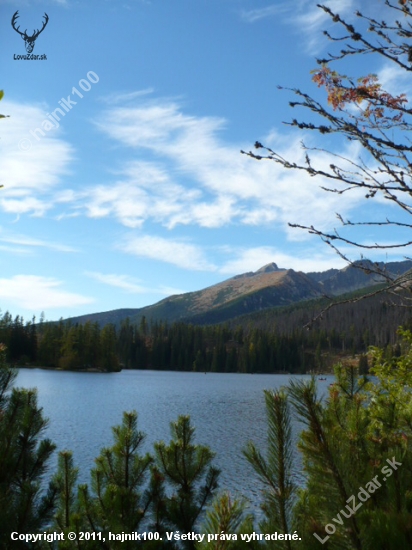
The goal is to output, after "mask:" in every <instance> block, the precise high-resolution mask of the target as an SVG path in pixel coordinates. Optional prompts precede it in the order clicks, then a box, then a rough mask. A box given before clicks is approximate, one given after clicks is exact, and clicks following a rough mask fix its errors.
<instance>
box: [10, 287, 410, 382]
mask: <svg viewBox="0 0 412 550" xmlns="http://www.w3.org/2000/svg"><path fill="white" fill-rule="evenodd" d="M318 310H319V304H318V303H317V302H314V303H313V304H311V303H310V302H309V303H304V304H298V305H296V306H292V307H288V308H285V309H283V310H282V309H281V308H278V309H274V310H273V309H272V310H267V312H264V311H263V312H260V313H259V314H253V315H249V316H245V317H244V318H242V317H239V318H237V319H236V320H234V321H232V322H231V323H230V324H219V325H209V326H202V325H193V324H188V323H184V322H175V323H166V322H161V321H155V322H148V321H147V320H146V319H145V318H143V319H142V320H141V321H140V323H139V325H138V326H135V325H132V324H131V323H130V322H129V321H128V320H126V321H123V322H122V323H121V324H120V325H119V326H115V325H113V324H107V325H105V326H103V327H100V326H99V325H98V324H97V323H92V322H90V321H89V322H86V323H85V324H78V323H76V324H73V323H71V322H70V321H63V320H60V321H59V322H46V321H44V320H43V319H40V322H39V323H36V320H35V319H32V320H31V321H28V322H25V321H24V320H23V318H22V317H20V316H16V317H14V318H13V317H12V316H11V315H10V314H9V313H5V314H4V315H3V316H2V317H1V318H0V342H3V343H4V344H5V345H6V348H7V360H8V361H9V362H10V364H13V365H17V366H41V367H48V368H59V369H63V370H81V369H89V370H98V371H109V372H110V371H118V370H120V369H153V370H180V371H199V372H202V371H205V372H249V373H250V372H253V373H266V374H270V373H282V372H289V373H306V372H313V371H316V372H323V371H327V370H330V369H331V367H332V365H333V363H334V362H335V361H336V360H337V359H341V358H342V357H353V356H355V355H356V356H359V355H360V356H361V358H360V361H361V362H364V354H365V353H366V351H367V350H368V347H369V346H371V345H376V346H380V347H382V348H383V349H385V353H386V354H387V356H388V357H391V356H393V355H399V337H398V334H397V327H399V326H403V327H404V328H410V326H411V321H410V319H411V314H410V311H409V308H402V307H394V306H390V305H388V304H387V303H386V302H384V301H383V300H382V298H381V297H380V296H376V297H374V298H373V299H368V300H361V301H360V302H358V303H356V304H352V303H348V304H342V305H340V306H339V307H335V308H332V309H330V310H329V311H328V312H326V313H325V315H324V319H323V320H322V321H320V322H317V323H316V324H314V325H313V326H312V327H311V328H310V330H309V329H308V328H307V327H306V326H305V324H307V323H308V321H310V319H311V318H312V317H314V316H315V315H316V311H318Z"/></svg>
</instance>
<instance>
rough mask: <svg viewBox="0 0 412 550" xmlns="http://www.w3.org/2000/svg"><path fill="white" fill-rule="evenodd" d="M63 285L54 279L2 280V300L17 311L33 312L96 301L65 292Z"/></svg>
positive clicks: (32, 277) (0, 295) (0, 283)
mask: <svg viewBox="0 0 412 550" xmlns="http://www.w3.org/2000/svg"><path fill="white" fill-rule="evenodd" d="M62 284H63V283H62V282H61V281H58V280H57V279H54V278H53V277H41V276H37V275H15V276H13V277H11V278H10V279H4V278H3V279H0V298H4V299H7V300H8V302H11V303H13V304H15V305H16V309H18V308H24V309H28V310H31V311H42V310H46V309H53V308H62V307H77V306H81V305H85V304H91V303H92V302H93V301H94V300H93V298H90V297H88V296H82V295H81V294H75V293H73V292H68V291H66V290H63V289H62V288H60V287H61V286H62Z"/></svg>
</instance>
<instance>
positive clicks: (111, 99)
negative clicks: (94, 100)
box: [99, 88, 154, 105]
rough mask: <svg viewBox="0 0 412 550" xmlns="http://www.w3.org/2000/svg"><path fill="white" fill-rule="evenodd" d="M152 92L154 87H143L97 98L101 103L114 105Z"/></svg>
mask: <svg viewBox="0 0 412 550" xmlns="http://www.w3.org/2000/svg"><path fill="white" fill-rule="evenodd" d="M153 92H154V88H145V89H144V90H137V91H135V92H128V93H121V92H117V93H112V94H109V95H106V96H104V97H100V98H99V100H100V101H101V102H102V103H107V104H108V105H114V104H117V103H126V102H128V101H133V100H135V99H137V98H139V97H142V96H146V95H150V94H152V93H153Z"/></svg>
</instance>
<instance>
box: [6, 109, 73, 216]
mask: <svg viewBox="0 0 412 550" xmlns="http://www.w3.org/2000/svg"><path fill="white" fill-rule="evenodd" d="M2 112H4V113H7V114H8V115H10V118H6V119H3V120H2V130H3V131H2V153H1V163H0V183H1V184H2V185H4V188H3V189H2V191H1V194H0V208H1V209H3V210H4V211H5V212H8V213H12V214H31V215H35V216H43V215H44V214H45V213H46V212H47V211H48V210H49V209H51V208H52V206H53V201H54V199H53V193H54V191H55V190H56V189H57V188H58V186H59V183H60V179H61V177H62V176H63V175H64V174H66V173H67V171H68V165H69V163H70V161H71V160H72V158H73V149H72V147H71V146H70V145H69V144H68V143H66V142H65V141H63V140H62V139H60V138H59V131H58V129H56V130H51V131H50V132H49V133H47V134H46V135H45V136H44V137H42V138H41V139H39V140H37V139H36V138H35V137H33V136H32V135H31V133H30V132H31V131H33V130H35V129H36V128H39V127H40V128H41V123H42V121H44V119H45V118H46V117H45V112H46V113H47V111H45V110H43V109H42V107H40V106H30V105H24V104H23V105H22V104H16V103H12V102H7V101H2ZM28 138H31V148H29V150H25V147H26V145H27V144H28V141H27V140H28ZM19 146H20V148H19Z"/></svg>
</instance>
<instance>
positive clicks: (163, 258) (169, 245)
mask: <svg viewBox="0 0 412 550" xmlns="http://www.w3.org/2000/svg"><path fill="white" fill-rule="evenodd" d="M119 248H120V249H121V250H123V251H124V252H127V253H128V254H133V255H134V256H138V257H140V258H150V259H151V260H158V261H160V262H165V263H168V264H172V265H175V266H177V267H180V268H182V269H190V270H193V271H215V270H216V266H215V265H214V264H213V263H211V262H209V261H208V260H207V258H206V256H205V254H204V252H203V250H202V249H201V248H200V247H198V246H196V245H194V244H191V243H188V242H185V241H179V240H172V239H164V238H163V237H157V236H151V235H143V236H141V237H130V238H128V239H127V240H126V241H125V242H124V243H122V244H120V245H119Z"/></svg>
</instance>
